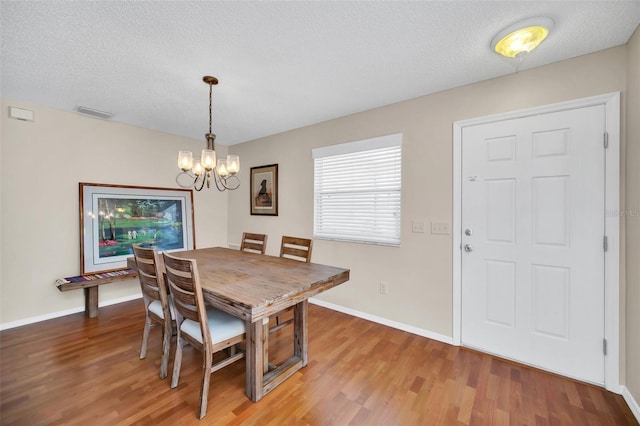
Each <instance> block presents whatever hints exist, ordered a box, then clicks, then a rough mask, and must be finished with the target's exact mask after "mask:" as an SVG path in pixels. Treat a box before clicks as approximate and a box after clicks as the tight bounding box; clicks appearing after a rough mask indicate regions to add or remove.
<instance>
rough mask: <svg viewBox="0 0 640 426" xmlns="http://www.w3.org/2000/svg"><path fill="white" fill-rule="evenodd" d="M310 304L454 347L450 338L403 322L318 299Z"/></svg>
mask: <svg viewBox="0 0 640 426" xmlns="http://www.w3.org/2000/svg"><path fill="white" fill-rule="evenodd" d="M309 303H313V304H314V305H318V306H322V307H323V308H328V309H331V310H334V311H338V312H342V313H343V314H347V315H351V316H354V317H358V318H362V319H365V320H368V321H372V322H375V323H378V324H382V325H386V326H389V327H391V328H396V329H398V330H402V331H406V332H408V333H412V334H417V335H418V336H422V337H426V338H429V339H433V340H437V341H439V342H443V343H447V344H449V345H453V338H452V337H450V336H445V335H443V334H439V333H434V332H433V331H429V330H424V329H422V328H418V327H414V326H412V325H407V324H403V323H401V322H397V321H392V320H389V319H386V318H382V317H379V316H376V315H371V314H367V313H365V312H360V311H356V310H354V309H351V308H345V307H344V306H340V305H335V304H333V303H329V302H325V301H323V300H319V299H316V298H313V297H312V298H310V299H309Z"/></svg>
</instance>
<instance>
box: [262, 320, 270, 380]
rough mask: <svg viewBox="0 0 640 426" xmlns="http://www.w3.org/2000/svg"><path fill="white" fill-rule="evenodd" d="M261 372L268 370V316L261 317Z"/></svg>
mask: <svg viewBox="0 0 640 426" xmlns="http://www.w3.org/2000/svg"><path fill="white" fill-rule="evenodd" d="M262 363H263V364H264V368H263V370H262V374H263V375H264V374H267V373H268V372H269V317H267V318H263V319H262Z"/></svg>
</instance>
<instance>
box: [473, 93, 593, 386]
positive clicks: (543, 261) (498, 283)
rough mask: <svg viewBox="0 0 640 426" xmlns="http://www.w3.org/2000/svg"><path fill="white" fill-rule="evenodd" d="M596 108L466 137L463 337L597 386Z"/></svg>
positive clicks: (498, 125) (481, 127)
mask: <svg viewBox="0 0 640 426" xmlns="http://www.w3.org/2000/svg"><path fill="white" fill-rule="evenodd" d="M604 132H605V108H604V106H603V105H596V106H589V107H583V108H576V109H571V110H566V111H560V112H553V113H547V114H540V115H534V116H530V117H524V118H517V119H510V120H504V121H498V122H493V123H487V124H478V125H474V126H467V127H464V128H463V131H462V143H461V149H462V177H461V178H462V206H461V214H462V220H461V224H462V237H461V241H462V246H463V250H462V254H461V293H462V306H461V308H462V309H461V326H462V327H461V340H462V344H463V345H465V346H469V347H473V348H477V349H480V350H482V351H485V352H489V353H493V354H496V355H499V356H502V357H506V358H509V359H513V360H516V361H520V362H523V363H526V364H530V365H533V366H537V367H540V368H543V369H546V370H550V371H554V372H557V373H560V374H563V375H566V376H570V377H574V378H578V379H581V380H585V381H589V382H592V383H599V384H602V383H604V353H603V338H604V289H605V287H604V249H603V238H604V235H605V230H604V224H605V217H604V214H605V167H604V166H605V157H604V146H603V136H604Z"/></svg>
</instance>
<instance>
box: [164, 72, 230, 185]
mask: <svg viewBox="0 0 640 426" xmlns="http://www.w3.org/2000/svg"><path fill="white" fill-rule="evenodd" d="M202 81H204V82H205V83H207V84H208V85H209V133H207V134H206V135H204V136H205V138H206V139H207V148H206V149H203V150H202V155H201V157H200V158H195V159H194V158H193V154H192V153H191V151H179V152H178V167H179V168H180V169H181V170H182V172H180V173H178V175H177V176H176V183H177V184H178V185H179V186H181V187H182V188H193V189H195V190H196V191H201V190H202V188H204V185H205V183H206V184H207V188H209V187H210V186H211V181H212V180H213V182H214V184H215V186H216V188H218V191H226V190H227V189H228V190H234V189H238V187H239V186H240V179H239V178H238V176H236V173H238V172H239V171H240V157H238V156H237V155H227V159H226V160H225V159H219V160H217V161H216V151H215V146H214V144H215V140H216V135H214V134H213V132H212V131H211V122H212V120H211V93H212V91H213V85H214V84H218V79H217V78H215V77H211V76H208V75H205V76H204V77H202ZM194 160H195V164H194ZM181 178H182V182H181V181H180V179H181Z"/></svg>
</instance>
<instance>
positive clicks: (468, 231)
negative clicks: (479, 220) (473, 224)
mask: <svg viewBox="0 0 640 426" xmlns="http://www.w3.org/2000/svg"><path fill="white" fill-rule="evenodd" d="M472 234H473V231H472V230H471V228H467V229H465V230H464V235H466V236H467V237H470V236H471V235H472Z"/></svg>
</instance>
